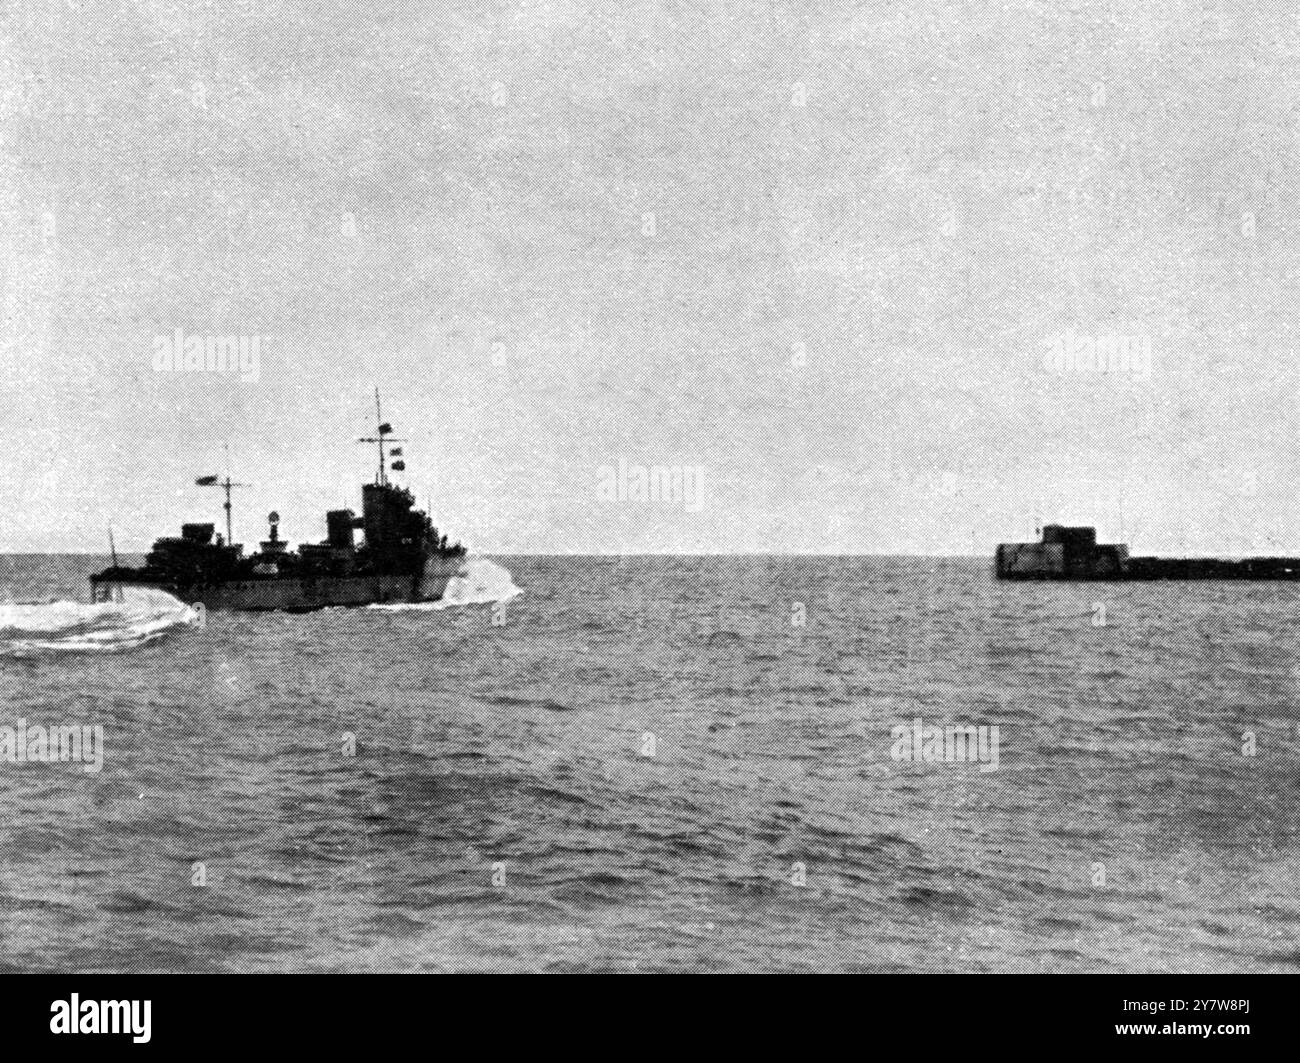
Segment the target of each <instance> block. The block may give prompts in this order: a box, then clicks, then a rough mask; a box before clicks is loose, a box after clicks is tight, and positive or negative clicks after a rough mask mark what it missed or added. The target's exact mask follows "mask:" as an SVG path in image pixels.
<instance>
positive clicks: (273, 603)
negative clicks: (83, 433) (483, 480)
mask: <svg viewBox="0 0 1300 1063" xmlns="http://www.w3.org/2000/svg"><path fill="white" fill-rule="evenodd" d="M375 416H376V421H377V424H378V431H377V432H376V434H375V435H373V436H365V437H362V438H361V439H360V440H358V442H361V443H373V444H375V445H377V447H378V450H379V468H378V472H377V473H376V474H375V479H374V482H373V483H368V484H364V485H363V486H362V488H361V515H360V516H357V514H356V513H355V512H353V511H352V510H351V509H335V510H330V511H329V512H328V513H326V514H325V525H326V537H325V540H324V541H323V542H319V543H303V544H301V545H300V546H299V547H298V549H297V550H290V549H289V548H288V543H287V542H286V541H285V540H284V539H281V538H280V533H279V524H280V517H279V514H277V513H271V514H270V515H269V517H268V518H267V521H268V523H269V525H270V531H269V535H268V537H267V538H266V539H264V540H263V541H262V542H261V543H260V544H259V545H260V549H259V550H257V551H256V552H253V553H251V554H248V555H245V553H244V547H243V546H242V545H241V544H238V543H236V542H235V541H234V536H233V533H232V527H231V501H230V492H231V489H232V488H235V487H247V486H249V485H248V484H240V483H236V482H234V481H233V480H231V478H230V474H229V472H227V474H226V476H225V477H224V478H219V477H217V476H202V477H200V478H199V479H197V480H196V481H195V483H196V484H197V485H198V486H201V487H219V488H222V489H224V491H225V494H226V501H225V506H224V507H223V508H224V509H225V511H226V534H225V536H224V537H223V536H221V535H219V534H218V535H215V541H214V533H215V531H216V527H215V525H213V524H201V523H189V524H182V525H181V534H180V536H179V537H176V536H169V537H165V538H162V539H158V540H157V541H156V542H155V543H154V544H153V548H152V549H151V550H150V551H149V553H148V556H147V557H146V558H145V562H144V565H143V566H142V567H137V568H132V567H127V566H123V565H120V564H118V561H117V550H116V547H115V546H112V544H111V539H110V548H111V549H112V554H113V564H112V565H111V566H110V567H109V568H106V569H104V571H102V572H98V573H96V574H95V575H93V576H91V577H90V585H91V599H92V600H93V601H97V602H102V601H112V600H116V599H120V598H121V597H122V592H123V590H124V589H125V588H127V587H151V588H157V589H159V590H163V591H166V592H167V593H168V594H171V595H173V596H175V597H177V598H179V599H181V600H182V601H184V602H186V603H187V604H190V605H198V604H201V605H202V606H203V607H204V608H206V609H229V610H254V611H261V610H279V611H286V612H307V611H310V610H314V609H324V608H326V607H329V606H360V605H372V604H376V603H383V602H432V601H437V600H439V599H440V598H441V597H442V596H443V593H444V592H445V590H446V588H447V584H448V583H449V582H450V581H451V579H452V578H453V577H454V576H456V575H458V574H459V573H460V572H461V569H462V567H463V564H464V560H465V555H466V549H465V547H464V546H462V545H461V544H460V543H454V544H453V543H449V542H448V540H447V536H446V535H443V534H440V533H439V532H438V529H437V528H435V527H434V525H433V522H432V521H431V520H430V519H429V517H428V515H427V514H425V513H424V511H423V510H419V509H416V508H415V498H414V496H413V495H412V494H411V492H410V491H409V490H407V489H406V488H404V487H401V486H398V485H397V484H394V483H393V482H392V479H391V477H390V475H389V473H390V472H403V471H405V469H406V463H405V460H404V457H403V452H402V448H401V447H400V446H397V445H395V444H401V443H405V442H406V440H404V439H397V438H395V437H394V436H393V427H392V425H390V424H388V423H386V422H385V421H384V420H383V413H382V411H381V409H380V406H379V394H378V392H376V393H375ZM357 531H361V532H362V533H363V535H364V541H363V542H362V543H360V544H358V543H357V542H356V541H355V538H354V536H355V533H356V532H357Z"/></svg>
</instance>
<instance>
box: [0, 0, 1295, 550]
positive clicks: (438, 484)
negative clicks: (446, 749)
mask: <svg viewBox="0 0 1300 1063" xmlns="http://www.w3.org/2000/svg"><path fill="white" fill-rule="evenodd" d="M0 20H3V21H0V136H2V138H3V139H2V142H0V221H2V222H3V225H2V227H0V248H2V251H0V267H2V268H3V273H2V274H0V309H2V312H3V322H2V327H0V424H3V428H4V437H3V438H4V445H3V446H2V447H0V550H7V551H27V550H91V551H98V550H102V549H103V543H104V539H105V526H106V525H107V523H108V522H109V521H110V520H111V521H112V522H113V524H114V526H115V527H116V528H117V529H118V542H119V547H120V548H124V549H144V548H146V547H147V546H148V543H149V542H150V541H151V540H152V539H153V538H154V537H156V536H158V535H162V534H172V533H174V531H175V529H176V527H177V525H178V524H179V523H180V522H181V520H183V519H220V509H219V503H220V497H219V494H218V493H217V492H213V491H210V490H205V489H203V488H199V487H195V486H193V481H194V478H195V477H196V476H199V475H203V474H206V473H212V472H217V471H218V470H219V469H220V466H221V455H222V446H223V443H225V442H229V445H230V451H231V458H232V471H233V472H234V474H235V475H236V478H237V479H241V480H245V481H249V482H251V483H252V484H253V485H254V486H253V487H252V488H250V489H247V490H244V491H241V492H240V493H239V495H238V499H237V509H236V525H237V526H236V537H237V539H241V540H243V541H246V542H251V541H253V540H254V539H255V538H260V537H262V536H263V534H264V531H265V524H264V517H265V514H266V512H267V511H268V510H270V509H276V510H278V511H279V512H280V513H281V514H282V516H283V523H282V530H283V532H284V533H285V534H286V535H287V536H288V537H289V538H290V539H291V540H292V541H295V542H297V541H301V540H303V539H308V540H316V539H320V538H322V537H323V535H324V520H323V511H324V510H325V509H326V508H331V507H334V506H338V505H341V504H346V503H350V504H352V505H354V506H358V507H359V501H360V484H361V483H362V482H363V481H365V480H366V479H368V478H369V477H370V476H371V475H373V455H372V453H371V452H370V451H369V450H368V449H366V448H364V447H361V446H359V445H357V444H356V443H355V442H354V440H355V438H356V437H357V436H358V435H361V434H364V433H366V432H367V431H368V430H371V429H373V393H372V388H373V387H374V386H378V387H379V388H380V389H381V391H382V392H383V396H384V400H385V418H386V419H388V420H391V421H392V422H393V423H394V425H395V427H396V428H397V429H398V430H399V431H400V433H401V434H402V435H404V436H406V437H409V439H410V442H409V443H408V444H406V447H405V449H406V457H407V461H408V471H407V473H406V474H405V476H404V481H405V482H407V483H409V484H410V486H411V487H412V488H413V489H414V490H415V491H416V493H417V495H418V496H419V498H420V500H421V502H423V501H424V500H425V499H431V500H432V507H433V512H434V515H435V518H436V519H437V521H438V523H439V524H440V525H441V526H442V527H444V528H445V530H447V531H448V532H449V533H450V534H451V535H452V536H453V537H455V538H460V539H462V540H464V541H465V542H467V543H468V544H470V545H471V546H472V547H473V548H474V549H475V550H478V551H481V552H484V553H500V552H507V553H510V552H522V553H528V552H561V553H568V552H578V553H588V552H610V553H620V552H661V551H670V552H692V553H696V552H699V553H708V552H729V551H745V552H753V551H776V552H832V553H835V552H844V553H926V554H945V553H971V552H975V553H980V554H988V553H990V552H991V551H992V548H993V545H994V544H995V543H996V542H998V541H1000V540H1022V539H1028V538H1032V536H1033V532H1034V523H1035V520H1036V518H1041V519H1044V520H1051V519H1064V520H1067V521H1072V522H1079V523H1091V522H1095V523H1097V524H1098V525H1099V526H1100V529H1101V532H1102V534H1103V536H1107V537H1114V536H1117V535H1119V534H1120V532H1121V521H1122V524H1123V528H1122V530H1123V532H1124V534H1125V535H1126V537H1127V538H1128V539H1129V540H1130V541H1132V543H1133V545H1134V548H1135V550H1137V551H1138V552H1167V551H1171V550H1177V549H1185V550H1189V551H1198V552H1213V553H1242V552H1251V551H1258V552H1269V551H1276V550H1278V549H1286V550H1290V551H1293V552H1300V498H1298V494H1300V460H1298V459H1300V454H1298V453H1297V446H1296V442H1295V428H1296V412H1297V407H1298V404H1300V397H1298V395H1297V376H1296V374H1295V372H1294V371H1293V368H1292V366H1293V362H1294V359H1295V346H1296V343H1295V335H1294V322H1295V314H1296V310H1297V307H1298V306H1300V300H1297V283H1298V281H1300V240H1298V239H1297V238H1298V237H1300V224H1298V222H1300V218H1298V216H1297V203H1298V202H1300V195H1298V193H1300V180H1298V179H1297V153H1296V134H1297V128H1298V124H1300V123H1298V117H1300V102H1298V101H1300V78H1298V77H1297V63H1298V62H1300V21H1298V19H1297V16H1296V13H1295V10H1294V4H1293V3H1287V2H1283V0H1251V2H1249V3H1238V2H1236V0H1232V2H1225V3H1223V4H1219V5H1216V3H1215V0H1196V2H1186V3H1184V2H1166V0H1160V2H1155V3H1143V2H1135V0H1098V2H1092V0H1065V2H1056V0H1053V2H1041V3H1038V2H1030V3H1026V2H1018V0H1011V2H1008V3H997V4H987V3H970V2H938V0H902V2H898V3H861V4H855V3H851V2H847V0H807V2H801V0H750V2H747V3H733V2H718V0H660V2H647V3H638V2H636V0H616V2H615V0H611V2H608V3H584V2H581V0H572V2H565V0H557V2H550V3H548V2H541V0H522V2H521V0H512V2H509V3H506V2H500V3H494V2H481V0H463V2H462V0H455V2H451V3H448V2H439V3H429V2H427V0H284V2H279V0H243V2H239V0H204V2H188V0H186V2H179V0H178V2H154V0H40V2H32V0H8V2H7V3H6V4H5V6H4V11H3V13H2V14H0ZM177 329H180V330H182V334H183V335H185V336H200V337H206V336H243V337H253V336H257V337H259V338H260V339H259V344H260V363H259V365H258V373H257V379H255V380H252V379H241V374H240V373H238V372H235V373H230V372H225V373H221V372H217V371H212V372H208V371H203V372H166V371H159V370H156V369H155V367H154V360H155V353H156V350H157V345H156V341H157V338H158V337H168V336H173V335H174V334H175V331H176V330H177ZM1067 335H1068V336H1071V337H1076V338H1082V339H1081V340H1079V339H1074V340H1071V341H1070V346H1071V350H1072V351H1073V350H1074V349H1076V347H1077V348H1078V349H1079V350H1080V351H1082V350H1083V349H1084V348H1085V347H1086V348H1087V349H1088V350H1091V349H1092V348H1093V346H1094V341H1095V340H1096V339H1097V338H1101V339H1103V340H1104V341H1109V340H1110V339H1114V338H1123V340H1124V342H1123V343H1122V344H1121V346H1120V348H1119V349H1122V350H1124V351H1126V352H1127V351H1128V350H1129V349H1130V348H1131V349H1132V350H1133V351H1135V352H1140V351H1144V350H1149V352H1150V364H1149V365H1148V366H1145V367H1143V366H1142V365H1140V364H1135V365H1129V366H1128V367H1123V366H1120V367H1119V368H1117V369H1115V371H1112V372H1106V373H1102V372H1098V371H1097V370H1096V369H1095V368H1089V366H1088V364H1087V362H1086V360H1085V362H1084V364H1083V365H1082V366H1080V365H1077V364H1076V365H1074V366H1073V367H1071V366H1068V365H1067V366H1064V367H1060V366H1053V365H1052V364H1051V363H1050V359H1048V356H1049V355H1050V353H1051V352H1052V351H1053V350H1054V349H1056V348H1055V346H1054V341H1055V340H1057V339H1059V338H1061V337H1065V336H1067ZM1130 339H1131V342H1129V340H1130ZM1081 344H1082V345H1081ZM1144 345H1145V346H1144ZM1126 357H1127V356H1126ZM1144 368H1145V371H1144ZM244 375H248V374H244ZM620 459H621V460H623V461H625V462H626V463H627V467H628V468H629V469H631V470H633V471H635V468H636V467H637V466H646V467H649V466H655V465H659V466H666V467H691V468H693V469H699V470H702V477H703V482H704V484H705V485H706V491H705V494H704V495H703V496H702V497H701V498H697V499H695V501H696V503H698V504H694V505H691V504H686V502H685V501H679V502H676V503H675V502H674V501H673V500H671V499H669V500H667V501H664V500H659V501H639V500H637V499H636V498H635V497H632V498H626V499H622V500H620V499H619V498H617V497H615V498H614V499H613V500H610V499H609V498H608V497H603V496H602V490H601V487H602V479H603V476H606V475H607V474H608V470H609V469H610V468H617V467H618V463H619V462H620ZM602 468H604V470H605V473H604V474H602Z"/></svg>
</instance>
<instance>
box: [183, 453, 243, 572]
mask: <svg viewBox="0 0 1300 1063" xmlns="http://www.w3.org/2000/svg"><path fill="white" fill-rule="evenodd" d="M194 482H195V483H196V484H198V485H199V486H200V487H220V488H222V489H223V490H224V491H225V492H226V502H225V505H223V506H222V507H221V508H222V509H224V510H225V511H226V545H227V546H233V545H234V543H235V536H234V532H233V531H232V527H231V519H230V511H231V508H232V507H231V505H230V489H231V488H232V487H251V486H252V484H241V483H236V482H235V481H234V480H232V479H231V478H230V444H229V443H227V444H226V478H225V479H224V480H222V479H219V478H218V477H216V476H200V477H199V478H198V479H197V480H195V481H194Z"/></svg>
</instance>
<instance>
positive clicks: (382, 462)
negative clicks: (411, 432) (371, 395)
mask: <svg viewBox="0 0 1300 1063" xmlns="http://www.w3.org/2000/svg"><path fill="white" fill-rule="evenodd" d="M375 422H376V424H377V425H378V428H379V431H378V434H377V435H373V436H362V437H361V438H360V439H358V440H357V442H358V443H376V444H378V446H379V471H378V472H377V473H376V474H375V483H377V484H379V486H380V487H386V486H387V485H388V452H387V451H386V450H385V449H384V447H385V446H386V445H387V444H389V443H405V442H406V440H405V439H394V438H393V426H392V425H391V424H386V423H385V422H384V414H383V411H382V410H381V409H380V407H379V389H378V388H375ZM395 467H396V468H399V469H400V468H401V467H402V466H401V463H400V462H399V463H397V465H396V466H395Z"/></svg>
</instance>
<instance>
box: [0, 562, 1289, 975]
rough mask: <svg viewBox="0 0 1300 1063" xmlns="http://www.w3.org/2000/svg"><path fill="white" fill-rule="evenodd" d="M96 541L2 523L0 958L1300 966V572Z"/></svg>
mask: <svg viewBox="0 0 1300 1063" xmlns="http://www.w3.org/2000/svg"><path fill="white" fill-rule="evenodd" d="M105 563H106V559H104V558H99V557H92V556H85V555H78V556H34V555H12V556H4V557H0V970H3V971H31V972H37V971H77V972H91V971H102V972H126V971H150V972H170V971H217V972H225V971H235V972H251V971H295V972H298V971H301V972H317V971H320V972H326V971H361V972H366V971H403V972H405V971H446V972H456V971H540V972H568V971H582V972H623V973H645V972H660V971H692V972H715V971H733V972H740V971H764V972H766V971H783V972H787V971H789V972H802V971H808V972H814V971H850V972H853V971H864V972H938V971H961V972H966V971H969V972H980V971H990V972H1021V971H1033V972H1038V971H1046V972H1078V971H1087V972H1112V971H1113V972H1143V971H1189V972H1214V971H1220V972H1221V971H1262V972H1277V973H1287V972H1290V973H1294V972H1296V971H1297V970H1300V834H1298V825H1300V728H1298V722H1300V629H1298V626H1297V617H1298V616H1300V585H1298V584H1287V583H1239V582H1235V583H1214V582H1200V583H1167V584H1154V583H1133V584H1122V583H1112V584H1097V583H1094V584H1088V583H1070V584H1065V583H1055V584H1051V583H1048V584H1033V583H1002V582H998V581H996V580H995V579H994V578H993V577H992V574H991V571H990V565H989V564H988V562H986V561H983V560H979V559H973V558H964V559H963V558H953V559H930V558H886V557H764V556H744V557H736V556H728V557H683V556H645V557H621V558H620V557H522V556H514V557H492V558H487V557H478V558H472V559H471V561H470V562H469V564H468V566H467V568H466V571H465V573H464V575H463V576H462V577H461V578H459V579H457V580H456V581H454V583H453V585H452V586H451V587H450V588H449V591H448V598H447V600H446V601H445V602H442V603H438V604H437V605H435V606H407V607H387V608H366V609H351V610H343V609H339V610H325V611H321V612H315V613H307V614H295V615H290V614H277V613H265V614H250V613H222V612H207V613H206V614H203V613H199V612H198V611H196V610H193V609H190V608H189V607H187V606H185V605H184V604H183V603H180V602H178V601H176V600H175V599H172V598H170V597H169V596H167V595H161V594H157V593H149V592H139V593H137V594H135V595H128V596H127V597H126V598H125V599H124V600H123V601H121V602H113V603H103V604H99V605H89V604H86V602H87V600H88V595H87V584H86V576H87V575H88V574H89V573H90V572H92V571H94V570H95V569H97V568H99V567H102V566H103V565H104V564H105ZM71 727H76V728H79V729H82V728H84V729H87V730H86V731H85V732H84V733H86V734H90V733H91V732H90V730H89V729H92V728H96V727H99V728H102V732H98V733H101V734H102V739H101V740H100V742H99V743H98V745H97V749H98V752H97V754H96V758H97V760H98V763H92V762H91V760H90V758H89V755H88V752H87V751H88V750H89V748H90V745H91V743H90V742H89V741H88V742H87V744H86V746H85V747H84V748H83V749H82V750H81V753H82V756H83V759H82V760H81V761H78V760H76V759H75V758H73V759H68V760H59V759H54V760H50V759H48V758H47V759H42V758H41V756H40V747H39V746H38V747H33V746H32V745H31V743H32V741H33V737H32V736H33V735H34V734H38V733H39V734H44V733H45V731H39V732H38V731H34V730H33V728H44V729H48V728H55V729H57V728H71ZM966 727H971V728H976V729H983V730H981V731H980V732H979V733H980V735H981V743H980V744H978V745H977V746H975V754H972V753H971V748H972V747H971V744H970V743H967V744H966V745H965V746H963V745H962V744H961V743H960V742H958V743H956V745H955V746H954V743H953V742H951V741H946V742H939V743H938V744H935V743H932V742H930V741H929V740H928V739H924V738H923V736H925V735H927V734H930V735H933V734H935V733H938V734H939V735H940V737H943V735H944V734H951V733H952V732H954V731H956V730H957V729H959V728H966ZM6 728H8V729H9V730H10V734H11V737H10V739H9V741H8V745H7V746H6V744H5V743H6V739H5V734H6V731H5V729H6ZM936 728H937V729H938V730H937V732H936V731H935V730H933V729H936ZM995 728H996V731H995V730H994V729H995ZM945 729H947V731H945ZM79 733H82V732H80V731H79ZM969 733H974V732H969ZM20 736H21V737H24V738H25V740H26V741H27V742H28V746H27V748H26V749H22V750H20V749H19V745H20ZM916 739H921V740H920V741H917V740H916ZM6 750H7V752H8V756H6V755H5V754H6ZM33 751H34V752H33ZM29 752H31V753H33V755H32V756H26V755H24V754H26V753H29ZM67 752H68V748H67V747H66V745H65V747H64V753H65V754H66V753H67ZM74 752H75V751H74Z"/></svg>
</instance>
